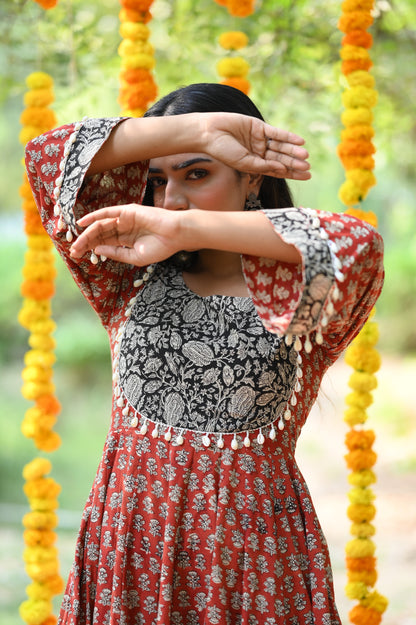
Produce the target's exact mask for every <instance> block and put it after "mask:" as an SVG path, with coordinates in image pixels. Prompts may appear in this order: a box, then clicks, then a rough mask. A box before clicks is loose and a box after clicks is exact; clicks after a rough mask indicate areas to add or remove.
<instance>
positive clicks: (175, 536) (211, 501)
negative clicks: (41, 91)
mask: <svg viewBox="0 0 416 625" xmlns="http://www.w3.org/2000/svg"><path fill="white" fill-rule="evenodd" d="M116 123H119V120H111V121H109V122H108V121H100V120H89V121H87V122H84V123H82V124H79V125H77V126H74V125H68V126H65V127H63V128H61V129H58V130H55V131H52V132H51V133H48V134H46V135H43V136H42V137H40V138H38V139H35V140H34V141H32V142H31V143H29V145H28V148H27V168H28V173H29V177H30V179H31V184H32V188H33V191H34V194H35V197H36V200H37V203H38V206H39V209H40V211H41V215H42V219H43V222H44V225H45V228H46V229H47V231H48V232H49V233H50V235H51V237H52V238H53V240H54V243H55V245H56V247H57V249H58V250H59V252H60V253H61V254H62V256H63V258H64V259H65V262H66V263H67V265H68V267H69V268H70V270H71V272H72V274H73V276H74V278H75V280H76V281H77V283H78V284H79V286H80V288H81V290H82V292H83V293H84V295H85V296H86V297H87V299H88V301H89V302H90V303H91V305H92V306H93V307H94V309H95V310H96V311H97V313H98V314H99V316H100V318H101V320H102V322H103V324H104V326H105V327H106V329H107V331H108V335H109V339H110V344H111V348H112V350H113V357H114V359H115V360H117V358H118V356H117V355H116V352H117V350H118V349H119V347H120V335H122V336H123V339H122V341H121V353H120V357H119V363H120V377H121V384H122V387H123V390H124V393H125V394H126V395H128V397H129V400H130V405H129V406H128V409H127V411H126V409H125V408H122V407H121V406H120V405H119V403H118V401H117V394H116V393H115V396H114V401H113V413H112V423H111V427H110V431H109V433H108V436H107V440H106V443H105V447H104V452H103V457H102V459H101V462H100V465H99V468H98V471H97V475H96V479H95V481H94V485H93V488H92V490H91V494H90V497H89V499H88V502H87V505H86V507H85V510H84V515H83V520H82V524H81V528H80V533H79V538H78V542H77V547H76V554H75V562H74V565H73V568H72V571H71V574H70V577H69V580H68V585H67V589H66V592H65V595H64V598H63V602H62V608H61V613H60V617H59V622H60V625H171V624H172V625H201V624H202V623H203V624H205V625H209V624H217V623H218V624H221V625H264V624H266V625H340V619H339V616H338V614H337V610H336V607H335V603H334V595H333V588H332V578H331V569H330V561H329V555H328V549H327V545H326V543H325V539H324V537H323V535H322V531H321V529H320V526H319V522H318V519H317V517H316V514H315V511H314V508H313V505H312V502H311V500H310V496H309V493H308V490H307V487H306V485H305V482H304V479H303V477H302V475H301V473H300V472H299V469H298V467H297V465H296V462H295V459H294V453H295V447H296V440H297V438H298V436H299V433H300V431H301V428H302V425H303V423H304V421H305V419H306V418H307V415H308V413H309V411H310V409H311V406H312V404H313V402H314V401H315V398H316V395H317V393H318V389H319V384H320V380H321V379H322V376H323V374H324V373H325V371H326V369H327V368H328V366H329V365H330V364H331V363H332V362H333V361H334V360H335V359H336V358H337V356H338V355H339V353H340V352H341V351H342V350H343V349H344V348H345V347H346V345H347V344H348V342H349V341H350V340H351V339H352V338H353V337H354V335H355V334H356V333H357V332H358V331H359V329H360V328H361V326H362V325H363V323H364V322H365V319H366V318H367V316H368V314H369V312H370V310H371V307H372V306H373V304H374V302H375V300H376V299H377V296H378V294H379V292H380V288H381V284H382V275H383V274H382V267H381V255H382V245H381V240H380V238H379V236H378V235H377V234H376V233H375V232H374V231H373V230H372V229H371V227H369V226H367V225H366V224H363V223H362V222H360V221H359V220H357V219H354V218H352V217H348V216H345V215H335V214H332V213H325V212H322V211H310V210H308V209H294V208H290V209H283V210H278V211H272V210H267V211H265V213H266V215H267V217H268V218H269V221H270V224H271V227H273V228H274V229H275V232H276V235H277V236H281V237H282V238H283V239H284V240H287V241H288V242H291V243H293V244H295V245H296V246H297V247H298V249H299V250H300V251H301V254H302V259H303V262H302V266H294V265H288V264H284V263H279V262H277V261H271V260H269V259H265V258H253V257H249V256H244V257H243V258H242V262H243V270H244V274H245V277H246V281H247V285H248V288H249V290H250V294H251V300H250V299H245V298H227V297H212V298H203V299H202V300H201V298H199V297H198V296H195V294H192V293H191V292H189V290H186V288H185V287H184V284H183V281H182V277H181V276H180V274H178V273H177V272H176V271H175V270H173V269H172V268H170V267H169V266H168V265H165V264H164V265H161V266H160V267H158V268H157V271H156V272H155V274H154V276H153V278H152V279H151V280H150V281H149V283H148V284H147V285H146V286H145V287H144V288H143V289H142V291H141V292H140V293H137V288H136V287H135V286H134V282H135V280H136V279H137V278H138V277H139V276H140V275H141V274H142V271H141V270H138V269H137V268H133V267H130V266H128V265H122V264H118V263H114V262H111V261H108V260H107V261H105V262H102V261H99V262H98V264H97V265H96V266H95V265H94V266H93V265H91V264H90V263H89V261H88V260H85V259H83V260H81V261H79V262H74V261H73V260H72V259H71V258H70V257H69V247H70V242H69V241H68V238H70V237H68V236H67V234H68V232H67V231H68V229H69V230H70V231H71V232H76V231H75V230H74V219H75V217H76V218H78V217H80V216H81V215H82V214H84V213H85V212H87V211H91V210H96V209H97V208H99V207H101V206H108V205H111V204H122V203H126V202H132V201H133V202H134V201H136V202H140V201H141V198H142V197H143V192H144V186H145V179H146V167H147V165H146V163H136V164H132V165H131V166H126V167H123V168H119V169H118V170H114V171H110V172H105V173H104V174H103V175H97V176H94V177H92V178H88V179H85V180H84V176H85V172H86V171H87V169H88V162H89V160H88V159H90V158H92V156H93V152H94V153H95V151H96V150H97V149H98V148H99V146H100V145H101V142H103V141H105V139H106V137H107V136H108V133H109V131H110V130H111V128H112V127H113V126H114V124H116ZM89 141H90V143H91V146H90V145H89ZM90 147H91V149H90ZM62 221H63V224H62V223H61V222H62ZM136 296H137V297H136ZM133 297H136V304H135V305H134V307H133V309H132V314H131V317H130V319H129V321H128V322H127V323H126V314H125V312H126V309H127V308H128V306H129V303H130V301H131V299H132V298H133ZM159 307H160V311H161V312H162V310H163V313H164V315H166V314H168V315H170V319H171V321H172V319H173V323H171V324H169V328H168V327H167V326H166V327H165V326H164V325H163V319H162V315H161V314H159ZM165 307H166V308H165ZM164 315H163V317H164ZM175 315H176V318H175ZM152 319H153V323H152ZM290 333H293V334H302V337H301V339H300V341H301V344H302V345H303V346H305V347H306V345H307V341H309V335H310V338H311V344H310V348H308V349H304V350H301V358H302V363H301V372H302V377H301V390H300V392H299V393H298V401H297V403H296V404H295V405H294V406H293V416H292V419H291V421H290V422H289V425H288V427H286V428H285V429H284V431H282V432H278V435H277V437H276V438H275V439H274V440H271V439H270V438H269V437H267V436H266V437H265V439H264V442H263V443H261V444H260V443H258V442H257V441H256V440H252V443H251V445H250V447H245V446H244V444H243V437H244V434H242V433H240V434H237V439H238V449H233V448H232V447H231V446H230V444H229V441H230V440H231V437H232V436H233V431H232V430H233V428H234V430H235V429H238V431H239V432H242V431H243V430H244V429H246V428H248V429H250V428H252V427H259V426H260V425H261V424H263V423H270V419H274V418H275V417H276V415H277V414H278V413H279V411H280V409H281V408H280V407H281V404H282V402H284V400H285V399H286V398H287V397H289V395H290V392H291V388H292V386H293V372H294V369H295V367H294V362H293V357H294V355H295V352H294V350H293V348H292V347H291V345H292V341H288V344H289V345H287V344H286V336H284V335H288V334H290ZM321 335H324V340H322V341H321V340H318V337H320V336H321ZM212 337H215V341H213V340H212ZM254 347H256V349H254ZM216 350H219V351H218V352H217V351H216ZM191 365H192V367H191ZM188 370H189V378H186V377H185V374H186V373H188ZM135 376H136V377H135ZM182 378H183V379H184V382H185V384H182V386H181V380H182ZM161 381H162V382H163V384H162V385H161ZM191 381H192V384H196V385H197V394H196V396H195V401H193V402H192V401H190V399H189V393H191V389H192V384H191ZM220 381H221V384H219V382H220ZM117 383H118V382H117ZM217 383H218V397H219V396H224V397H226V400H225V405H226V406H227V411H226V414H224V413H223V412H222V411H220V410H217V412H215V411H216V406H217V404H218V405H220V402H218V400H217V404H216V403H215V400H214V396H215V393H214V389H215V388H216V386H215V385H216V384H217ZM147 385H148V386H147ZM152 385H153V386H152ZM240 388H245V389H249V391H248V390H245V391H244V393H243V392H241V394H238V391H239V389H240ZM202 391H203V392H202ZM252 391H254V394H253V392H252ZM272 392H273V393H274V397H273V399H272V398H271V397H270V399H269V397H268V393H272ZM227 393H229V394H228V395H227ZM221 394H222V395H221ZM233 397H234V399H233ZM200 399H201V401H199V400H200ZM202 399H204V402H203V401H202ZM192 400H193V398H192ZM181 402H182V403H181ZM227 402H228V403H227ZM180 406H183V407H184V409H183V410H182V411H181V410H179V409H178V407H180ZM185 407H186V409H185ZM189 407H190V408H191V409H189ZM136 410H140V411H142V412H143V413H144V415H145V416H148V417H149V419H151V420H152V419H153V420H155V421H158V420H159V421H161V422H162V423H169V420H168V419H171V422H173V421H174V420H175V419H177V417H178V414H180V416H181V420H180V422H178V423H179V425H180V426H181V427H182V430H183V432H184V436H183V444H182V445H177V444H175V443H174V441H173V440H172V441H170V442H169V441H167V440H165V438H164V437H163V436H159V435H158V434H156V435H155V436H153V435H152V433H151V431H149V432H148V433H147V434H141V432H140V430H139V429H138V428H137V427H131V418H132V415H134V414H136ZM175 423H176V421H175ZM196 426H198V427H202V428H203V429H207V430H210V431H213V432H218V431H221V432H222V431H224V432H229V433H228V434H226V435H225V438H226V437H228V439H227V444H226V445H225V446H224V448H222V449H220V448H218V447H217V446H215V445H210V446H209V447H206V446H204V444H203V443H202V440H201V434H200V432H199V431H198V429H197V427H196ZM240 428H241V430H240Z"/></svg>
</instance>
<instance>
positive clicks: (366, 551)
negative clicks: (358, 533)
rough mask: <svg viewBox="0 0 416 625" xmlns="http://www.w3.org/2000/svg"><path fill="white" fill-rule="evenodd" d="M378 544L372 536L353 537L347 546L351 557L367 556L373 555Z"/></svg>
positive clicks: (347, 552)
mask: <svg viewBox="0 0 416 625" xmlns="http://www.w3.org/2000/svg"><path fill="white" fill-rule="evenodd" d="M375 550H376V546H375V544H374V543H373V541H372V540H371V539H370V538H353V539H352V540H349V541H348V542H347V544H346V546H345V552H346V555H347V556H348V557H349V558H367V557H368V556H373V555H374V552H375Z"/></svg>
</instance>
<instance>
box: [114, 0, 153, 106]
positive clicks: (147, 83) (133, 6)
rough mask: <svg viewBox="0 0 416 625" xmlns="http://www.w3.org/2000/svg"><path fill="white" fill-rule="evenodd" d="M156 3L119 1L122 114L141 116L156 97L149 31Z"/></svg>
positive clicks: (120, 100)
mask: <svg viewBox="0 0 416 625" xmlns="http://www.w3.org/2000/svg"><path fill="white" fill-rule="evenodd" d="M152 2H153V0H120V4H121V6H122V9H121V11H120V13H119V19H120V31H119V32H120V35H121V37H122V42H121V43H120V45H119V48H118V53H119V55H120V57H121V69H120V76H119V78H120V90H119V98H118V101H119V104H120V106H121V114H122V115H125V116H127V117H141V116H142V115H143V114H144V113H145V112H146V110H147V108H148V107H149V104H150V103H151V102H153V100H155V99H156V97H157V93H158V91H157V85H156V83H155V81H154V78H153V74H152V70H153V69H154V66H155V58H154V49H153V46H152V45H151V43H150V42H149V41H148V39H149V36H150V30H149V28H148V27H147V26H146V23H147V22H149V21H150V19H151V18H152V15H151V13H150V10H149V9H150V7H151V5H152Z"/></svg>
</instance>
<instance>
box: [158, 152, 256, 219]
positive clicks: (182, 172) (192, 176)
mask: <svg viewBox="0 0 416 625" xmlns="http://www.w3.org/2000/svg"><path fill="white" fill-rule="evenodd" d="M252 178H253V177H251V176H250V175H248V174H239V173H238V172H236V171H235V170H234V169H232V168H231V167H228V166H227V165H224V164H223V163H221V162H220V161H217V160H216V159H214V158H212V157H211V156H208V155H207V154H203V153H200V154H199V153H187V154H174V155H172V156H163V157H159V158H152V159H151V161H150V164H149V175H148V180H149V183H150V185H151V187H152V190H153V202H154V205H155V206H158V207H160V208H166V209H168V210H187V209H190V208H197V209H200V210H211V211H240V210H243V208H244V204H245V200H246V198H247V197H248V195H249V193H251V192H252V191H254V192H255V193H256V194H257V191H258V188H257V182H255V181H254V180H253V179H252ZM258 184H260V183H258Z"/></svg>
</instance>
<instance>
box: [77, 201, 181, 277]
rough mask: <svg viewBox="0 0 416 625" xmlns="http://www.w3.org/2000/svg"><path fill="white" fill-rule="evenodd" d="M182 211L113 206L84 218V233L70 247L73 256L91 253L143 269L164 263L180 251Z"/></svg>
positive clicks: (81, 221)
mask: <svg viewBox="0 0 416 625" xmlns="http://www.w3.org/2000/svg"><path fill="white" fill-rule="evenodd" d="M180 222H181V218H180V211H179V212H176V211H167V210H164V209H162V208H157V207H153V206H152V207H144V206H140V205H138V204H128V205H123V206H111V207H108V208H102V209H100V210H97V211H95V212H93V213H89V214H88V215H85V216H84V217H82V218H81V219H80V220H79V221H78V225H79V226H81V227H83V228H85V230H84V232H82V234H81V235H80V236H79V237H78V238H77V240H76V241H75V242H74V243H73V244H72V246H71V257H72V258H80V257H81V256H83V254H85V253H86V252H87V251H88V250H94V251H95V253H96V254H99V255H103V256H107V257H108V258H111V259H113V260H116V261H119V262H123V263H129V264H132V265H137V266H138V267H144V266H145V265H150V264H151V263H156V262H161V261H162V260H165V259H166V258H169V257H170V256H172V255H173V254H175V253H176V252H179V251H180V250H181V249H183V248H182V247H181V244H180V242H181V237H180V231H181V227H180V226H181V223H180Z"/></svg>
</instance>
